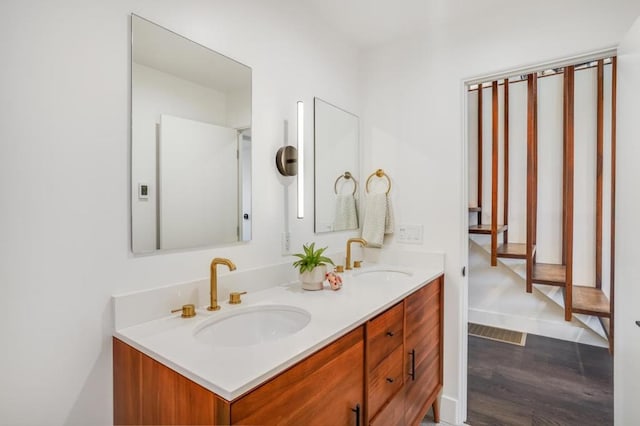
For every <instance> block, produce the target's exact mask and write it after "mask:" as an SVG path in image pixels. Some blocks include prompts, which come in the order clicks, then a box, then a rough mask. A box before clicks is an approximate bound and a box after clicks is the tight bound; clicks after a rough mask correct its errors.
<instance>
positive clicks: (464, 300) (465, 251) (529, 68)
mask: <svg viewBox="0 0 640 426" xmlns="http://www.w3.org/2000/svg"><path fill="white" fill-rule="evenodd" d="M617 51H618V48H617V46H611V47H607V48H603V49H598V50H592V51H588V52H583V53H580V54H576V55H573V56H567V57H564V58H558V59H552V60H549V61H543V62H536V63H532V64H526V65H523V66H521V67H515V68H511V69H507V70H501V71H497V72H492V73H487V74H478V75H474V76H469V77H467V78H463V79H461V80H460V86H459V87H460V99H461V102H460V105H461V108H462V110H461V114H460V117H461V122H460V128H461V135H462V137H461V144H462V145H461V156H462V159H461V161H460V164H461V171H460V172H461V176H462V191H461V192H462V196H461V199H460V206H461V208H460V210H461V215H460V218H461V220H460V226H461V228H462V232H461V233H460V235H461V239H460V248H461V253H462V256H461V257H462V267H463V268H465V270H466V274H465V276H462V277H461V278H462V292H461V295H460V300H459V304H460V305H459V309H460V315H459V320H460V325H461V330H460V336H459V339H460V340H459V345H460V348H461V350H460V356H459V358H458V365H459V368H460V372H461V374H460V376H459V377H460V379H459V383H458V384H459V389H461V395H460V397H461V398H460V408H459V415H460V417H459V418H460V419H462V423H464V422H466V420H467V377H468V365H467V364H468V319H469V272H470V271H469V143H470V141H469V140H468V139H469V134H468V133H469V132H468V128H467V125H468V114H467V112H468V107H469V105H468V96H467V93H468V88H469V86H471V85H474V84H478V83H482V82H487V81H494V80H501V79H504V78H507V77H509V76H513V75H524V74H529V73H532V72H534V71H539V70H541V69H550V68H560V67H564V66H567V65H574V64H577V63H583V62H588V61H591V60H594V59H598V58H602V57H605V56H617ZM614 362H615V354H614Z"/></svg>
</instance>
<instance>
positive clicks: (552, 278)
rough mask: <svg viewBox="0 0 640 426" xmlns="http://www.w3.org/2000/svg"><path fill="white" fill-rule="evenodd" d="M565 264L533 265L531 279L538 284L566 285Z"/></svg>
mask: <svg viewBox="0 0 640 426" xmlns="http://www.w3.org/2000/svg"><path fill="white" fill-rule="evenodd" d="M566 270H567V267H566V266H565V265H555V264H552V263H536V264H534V265H533V274H532V276H531V281H532V282H534V283H538V284H547V285H557V286H561V287H564V285H565V282H566V272H567V271H566Z"/></svg>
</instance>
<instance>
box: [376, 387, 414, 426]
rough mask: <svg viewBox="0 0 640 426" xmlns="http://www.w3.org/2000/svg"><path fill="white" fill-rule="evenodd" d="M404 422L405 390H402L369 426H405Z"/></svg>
mask: <svg viewBox="0 0 640 426" xmlns="http://www.w3.org/2000/svg"><path fill="white" fill-rule="evenodd" d="M404 421H405V419H404V390H401V391H400V392H398V393H397V394H396V396H394V397H393V398H391V401H389V402H388V403H387V405H385V406H384V408H383V409H382V410H380V412H379V413H378V414H376V415H375V417H374V418H373V419H371V421H370V422H369V425H370V426H404V425H405V422H404Z"/></svg>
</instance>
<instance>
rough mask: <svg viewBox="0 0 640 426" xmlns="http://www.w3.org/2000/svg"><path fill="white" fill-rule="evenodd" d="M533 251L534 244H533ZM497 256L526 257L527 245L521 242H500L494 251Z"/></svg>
mask: <svg viewBox="0 0 640 426" xmlns="http://www.w3.org/2000/svg"><path fill="white" fill-rule="evenodd" d="M534 252H535V246H534ZM496 254H497V256H498V257H507V258H510V259H526V258H527V245H526V244H522V243H507V244H500V245H499V246H498V251H497V252H496Z"/></svg>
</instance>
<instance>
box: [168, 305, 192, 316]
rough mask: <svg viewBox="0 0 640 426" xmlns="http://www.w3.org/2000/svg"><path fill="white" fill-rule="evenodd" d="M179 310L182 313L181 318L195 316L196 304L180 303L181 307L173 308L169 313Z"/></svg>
mask: <svg viewBox="0 0 640 426" xmlns="http://www.w3.org/2000/svg"><path fill="white" fill-rule="evenodd" d="M180 311H182V315H180V316H181V317H182V318H192V317H195V316H196V306H195V305H194V304H193V303H189V304H187V305H182V308H178V309H174V310H172V311H171V313H172V314H175V313H176V312H180Z"/></svg>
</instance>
